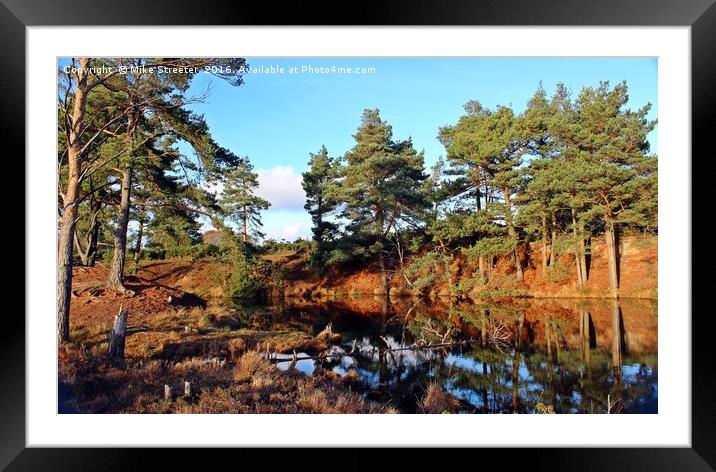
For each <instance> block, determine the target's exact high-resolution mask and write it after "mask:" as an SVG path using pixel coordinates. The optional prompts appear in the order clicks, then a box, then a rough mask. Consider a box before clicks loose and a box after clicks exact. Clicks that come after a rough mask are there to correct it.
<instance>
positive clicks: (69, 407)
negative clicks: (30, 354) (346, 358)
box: [59, 338, 395, 413]
mask: <svg viewBox="0 0 716 472" xmlns="http://www.w3.org/2000/svg"><path fill="white" fill-rule="evenodd" d="M249 343H250V342H249V341H247V340H246V339H243V338H235V339H232V340H231V343H230V344H228V343H227V345H230V346H231V352H233V353H234V354H232V356H231V357H230V358H229V360H227V361H218V359H217V358H210V357H202V356H196V357H184V358H177V359H172V360H168V359H148V358H144V359H127V361H126V363H125V365H123V366H112V365H110V364H109V363H108V362H107V361H106V359H105V353H106V346H105V350H104V351H103V350H101V349H100V348H99V347H98V346H93V347H91V348H88V347H86V346H81V345H72V344H70V345H67V346H63V347H62V348H61V350H60V371H59V377H60V378H59V380H60V384H61V386H62V387H61V388H62V391H63V392H64V393H63V395H62V398H61V399H60V403H61V405H60V408H61V411H64V412H79V413H394V412H395V410H394V409H393V408H390V407H386V406H384V405H379V404H377V403H375V402H372V401H370V400H366V399H364V398H363V397H362V396H361V395H359V394H357V393H355V392H352V391H351V388H350V385H351V384H352V383H353V382H354V381H355V380H356V379H355V378H354V377H353V376H352V375H347V376H344V377H341V376H340V375H338V374H336V373H334V372H331V371H325V372H319V373H318V374H317V375H314V376H307V375H304V374H302V373H300V372H297V371H280V370H279V369H278V368H276V366H274V365H272V364H271V363H270V362H268V361H267V360H266V359H264V358H263V357H262V356H261V354H260V353H259V352H257V351H255V350H247V345H248V344H249ZM185 381H189V382H191V383H192V386H193V388H194V392H195V393H194V395H193V396H192V397H191V398H184V397H183V395H182V393H183V384H184V382H185ZM165 384H166V385H170V386H171V387H173V389H174V392H175V396H174V398H173V399H172V400H171V401H166V400H164V398H163V391H164V385H165Z"/></svg>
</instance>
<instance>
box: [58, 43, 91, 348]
mask: <svg viewBox="0 0 716 472" xmlns="http://www.w3.org/2000/svg"><path fill="white" fill-rule="evenodd" d="M88 65H89V58H86V57H83V58H80V60H79V70H78V72H77V84H76V85H75V92H74V106H73V110H72V116H71V118H70V124H69V125H70V126H69V133H68V138H69V139H68V143H67V144H68V148H67V166H68V178H67V189H66V190H65V194H64V196H63V202H62V203H63V209H62V216H61V218H60V228H59V234H58V239H59V241H58V251H57V335H58V338H59V341H61V342H63V341H69V339H70V298H71V292H72V245H73V242H74V235H75V224H76V220H77V210H78V206H79V194H80V175H81V174H82V160H81V158H82V156H81V155H80V154H81V150H82V143H81V142H80V135H81V132H82V125H83V122H84V116H85V109H86V105H87V92H88V89H87V68H88Z"/></svg>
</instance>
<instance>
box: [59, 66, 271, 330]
mask: <svg viewBox="0 0 716 472" xmlns="http://www.w3.org/2000/svg"><path fill="white" fill-rule="evenodd" d="M246 67H247V64H246V61H245V60H244V59H242V58H221V59H219V58H182V59H176V58H132V59H127V58H121V59H99V58H78V59H72V60H71V61H69V60H68V61H67V64H60V67H59V68H58V77H59V79H58V80H59V82H58V99H57V113H58V156H57V170H58V174H59V179H58V185H59V188H58V217H59V227H58V269H57V299H58V308H57V310H58V313H57V314H58V316H57V319H58V336H59V339H60V340H61V341H67V340H68V339H69V332H70V331H69V313H70V302H71V287H72V266H73V264H75V263H80V264H82V265H87V266H92V265H94V264H95V262H96V261H97V259H98V258H99V257H103V258H104V259H105V262H106V263H107V265H108V268H109V276H108V280H107V285H108V286H110V287H113V288H115V289H117V290H120V291H124V290H126V289H125V286H124V276H125V273H126V271H127V270H126V265H127V264H126V261H127V257H128V256H127V251H128V250H131V252H132V255H131V257H133V259H134V261H135V263H136V262H137V261H138V260H139V258H140V256H141V255H142V254H143V253H145V254H146V253H149V254H153V255H157V256H160V257H161V256H164V255H169V256H171V255H195V256H197V255H201V254H199V253H198V252H197V251H199V252H201V251H203V250H209V249H207V248H205V247H204V248H202V247H200V246H199V245H198V243H199V242H200V241H201V233H200V228H201V224H200V223H199V220H198V218H199V217H200V216H203V217H206V218H208V219H209V220H210V221H211V222H212V224H213V225H214V227H215V228H218V229H221V230H222V232H223V234H224V236H223V239H224V240H225V242H226V243H227V245H228V246H229V247H230V250H229V251H228V257H229V258H230V260H232V261H238V262H241V263H243V265H244V266H245V267H244V269H246V270H249V267H248V266H250V265H252V264H251V263H250V262H251V261H250V260H249V259H247V258H250V256H251V254H250V252H247V250H246V249H245V248H244V247H243V246H245V244H241V243H242V241H243V242H246V241H247V240H248V239H249V238H251V237H252V236H254V237H256V236H258V234H257V233H256V230H257V228H259V227H260V215H259V211H260V210H262V209H266V208H268V206H269V203H268V202H266V201H265V200H263V199H260V198H258V197H256V196H255V190H256V188H257V187H258V180H257V175H256V173H255V172H253V167H252V165H251V163H250V162H249V160H248V158H247V157H241V156H237V155H235V154H234V153H232V152H231V151H230V150H228V149H226V148H224V147H222V146H220V145H219V144H218V143H216V142H215V140H214V138H213V137H212V134H211V132H210V130H209V127H208V125H207V123H206V121H205V120H204V118H203V117H202V116H200V115H197V114H195V113H193V112H192V111H191V110H190V105H191V104H193V103H197V102H201V101H203V100H204V99H205V98H206V97H207V96H208V91H207V92H204V93H200V94H199V95H196V96H193V95H191V94H190V92H189V89H190V85H191V83H192V81H193V79H194V78H195V77H196V76H197V74H198V73H200V72H201V71H206V73H210V74H212V75H214V76H216V77H219V78H220V79H222V80H225V81H226V82H228V83H229V84H231V85H232V86H237V87H238V86H240V85H242V83H243V78H242V71H245V70H246ZM180 143H184V144H185V145H186V147H187V148H189V149H191V152H190V155H185V154H183V153H182V152H181V151H180V148H181V146H180ZM218 189H223V192H217V190H218ZM217 194H220V195H221V197H217ZM130 221H134V222H135V225H136V226H135V227H136V231H135V232H134V233H133V234H130V231H129V223H130ZM230 221H233V222H235V223H236V225H234V227H238V228H239V230H238V232H235V231H233V230H232V229H231V228H230V227H229V226H228V224H227V223H228V222H230ZM237 233H238V234H237ZM144 241H146V247H144V248H143V247H142V244H143V242H144ZM238 272H240V271H238ZM244 275H245V274H244ZM232 283H233V284H234V286H236V285H237V284H238V285H239V286H240V288H243V289H246V290H249V289H250V288H251V287H244V286H241V283H242V282H237V281H231V280H230V281H229V284H230V285H231V284H232Z"/></svg>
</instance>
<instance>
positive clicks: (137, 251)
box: [134, 216, 144, 270]
mask: <svg viewBox="0 0 716 472" xmlns="http://www.w3.org/2000/svg"><path fill="white" fill-rule="evenodd" d="M143 237H144V217H143V216H140V217H139V228H138V229H137V241H136V242H135V244H134V264H135V270H136V265H137V264H139V258H140V257H141V256H142V238H143Z"/></svg>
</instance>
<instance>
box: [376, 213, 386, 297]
mask: <svg viewBox="0 0 716 472" xmlns="http://www.w3.org/2000/svg"><path fill="white" fill-rule="evenodd" d="M383 224H384V222H383V209H382V208H381V207H380V205H376V206H375V231H376V234H377V236H378V241H377V242H378V245H379V246H380V247H379V249H378V263H379V264H380V285H381V287H382V288H383V290H385V292H386V293H388V271H387V270H386V268H385V255H384V254H383Z"/></svg>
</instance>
